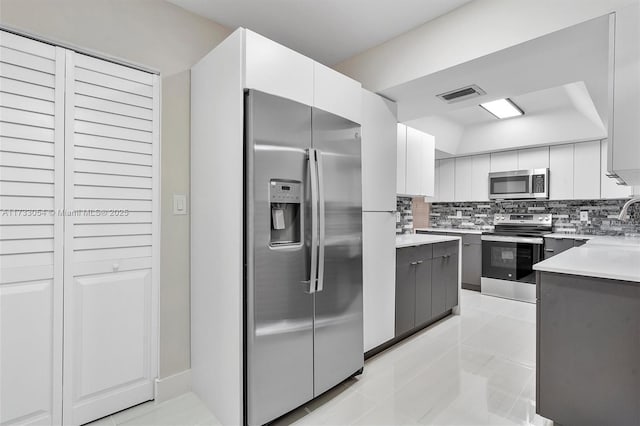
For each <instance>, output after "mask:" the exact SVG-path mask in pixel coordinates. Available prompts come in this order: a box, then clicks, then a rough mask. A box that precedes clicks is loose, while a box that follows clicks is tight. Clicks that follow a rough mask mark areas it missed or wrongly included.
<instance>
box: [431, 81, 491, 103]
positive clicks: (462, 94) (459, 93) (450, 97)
mask: <svg viewBox="0 0 640 426" xmlns="http://www.w3.org/2000/svg"><path fill="white" fill-rule="evenodd" d="M485 93H486V92H485V91H484V90H482V89H481V88H480V87H478V86H477V85H475V84H472V85H470V86H466V87H461V88H460V89H455V90H451V91H449V92H445V93H441V94H439V95H437V96H438V97H439V98H440V99H442V100H443V101H445V102H446V103H449V104H450V103H453V102H460V101H464V100H466V99H470V98H475V97H477V96H482V95H484V94H485Z"/></svg>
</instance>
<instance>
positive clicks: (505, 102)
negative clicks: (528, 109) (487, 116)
mask: <svg viewBox="0 0 640 426" xmlns="http://www.w3.org/2000/svg"><path fill="white" fill-rule="evenodd" d="M480 106H481V107H482V108H483V109H485V110H487V111H488V112H489V113H491V114H492V115H493V116H494V117H496V118H511V117H517V116H519V115H523V114H524V111H522V110H521V109H520V107H518V105H516V104H515V103H514V102H513V101H512V100H511V99H509V98H505V99H498V100H495V101H491V102H485V103H483V104H480Z"/></svg>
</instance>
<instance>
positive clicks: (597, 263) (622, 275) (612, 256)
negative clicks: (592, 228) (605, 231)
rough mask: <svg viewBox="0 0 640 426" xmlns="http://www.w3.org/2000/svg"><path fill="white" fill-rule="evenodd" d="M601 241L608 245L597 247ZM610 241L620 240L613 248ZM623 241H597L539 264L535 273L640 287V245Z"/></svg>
mask: <svg viewBox="0 0 640 426" xmlns="http://www.w3.org/2000/svg"><path fill="white" fill-rule="evenodd" d="M599 238H605V240H604V241H607V242H606V243H604V244H600V243H597V240H598V239H599ZM607 238H609V239H611V238H618V243H617V244H612V241H610V240H609V239H607ZM620 238H621V237H597V238H595V239H592V240H591V241H589V242H588V243H587V244H585V245H583V246H580V247H574V248H571V249H569V250H567V251H564V252H562V253H560V254H557V255H555V256H553V257H551V258H549V259H547V260H543V261H542V262H539V263H536V264H535V265H533V269H535V270H536V271H543V272H556V273H560V274H570V275H582V276H588V277H597V278H608V279H612V280H623V281H634V282H638V283H640V245H638V244H637V243H636V244H620ZM622 238H623V239H624V237H622ZM636 239H637V238H636ZM614 241H615V240H614Z"/></svg>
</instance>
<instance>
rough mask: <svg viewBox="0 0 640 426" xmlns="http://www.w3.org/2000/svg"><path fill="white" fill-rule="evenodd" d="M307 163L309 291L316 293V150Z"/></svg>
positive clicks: (312, 152) (309, 152) (309, 153)
mask: <svg viewBox="0 0 640 426" xmlns="http://www.w3.org/2000/svg"><path fill="white" fill-rule="evenodd" d="M307 164H308V166H309V177H310V180H311V182H310V183H311V185H310V186H311V263H310V268H309V269H310V270H309V281H303V282H304V283H305V284H307V283H308V284H309V290H308V291H307V293H309V294H311V293H315V291H316V282H317V276H318V171H317V167H316V150H315V149H313V148H309V149H308V150H307Z"/></svg>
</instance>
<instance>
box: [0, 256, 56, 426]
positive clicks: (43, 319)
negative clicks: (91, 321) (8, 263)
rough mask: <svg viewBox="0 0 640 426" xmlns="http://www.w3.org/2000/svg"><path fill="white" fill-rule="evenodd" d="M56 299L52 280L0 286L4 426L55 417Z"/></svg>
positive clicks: (0, 387) (48, 421)
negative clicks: (53, 325)
mask: <svg viewBox="0 0 640 426" xmlns="http://www.w3.org/2000/svg"><path fill="white" fill-rule="evenodd" d="M3 266H4V265H3ZM53 304H54V291H53V280H45V281H34V282H27V283H15V284H5V285H0V348H1V349H0V371H1V372H2V380H0V395H2V399H1V402H2V403H1V404H0V414H1V419H2V424H3V425H4V424H5V423H7V424H12V423H14V422H16V423H17V422H19V423H31V422H38V423H42V424H52V423H53V421H54V420H53V418H52V416H51V414H52V409H53V406H52V402H53V393H54V392H55V391H56V390H55V389H54V383H53V381H52V376H51V372H52V362H53V359H52V355H53V353H52V344H53V339H54V338H56V337H59V336H55V335H54V334H53V329H52V318H53V314H54V313H53ZM57 392H58V393H59V392H60V390H59V389H58V390H57Z"/></svg>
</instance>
